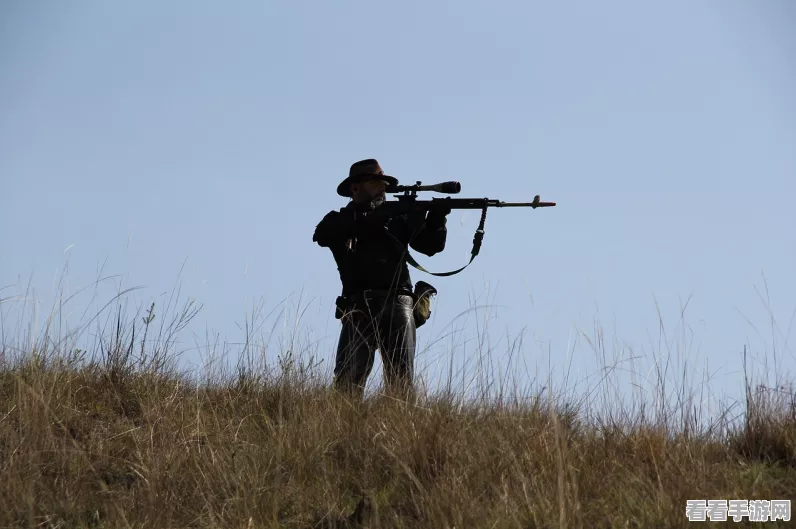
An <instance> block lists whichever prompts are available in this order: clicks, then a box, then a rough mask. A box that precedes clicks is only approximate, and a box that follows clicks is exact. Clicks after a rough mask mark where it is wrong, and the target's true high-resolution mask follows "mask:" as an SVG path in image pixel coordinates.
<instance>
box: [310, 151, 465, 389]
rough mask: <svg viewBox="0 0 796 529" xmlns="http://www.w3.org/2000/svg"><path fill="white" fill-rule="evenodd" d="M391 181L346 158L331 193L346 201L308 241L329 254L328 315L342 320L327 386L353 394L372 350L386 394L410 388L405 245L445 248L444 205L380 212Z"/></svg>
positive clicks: (375, 167)
mask: <svg viewBox="0 0 796 529" xmlns="http://www.w3.org/2000/svg"><path fill="white" fill-rule="evenodd" d="M397 184H398V180H397V179H396V178H395V177H392V176H389V175H386V174H384V171H383V170H382V168H381V166H380V165H379V163H378V162H377V161H376V160H374V159H368V160H362V161H359V162H356V163H354V164H353V165H352V166H351V168H350V170H349V173H348V178H346V179H345V180H343V181H342V182H341V183H340V184H339V185H338V186H337V194H338V195H340V196H343V197H348V198H350V199H351V201H350V202H349V203H348V205H347V206H346V207H344V208H342V209H341V210H339V211H338V210H335V211H330V212H329V213H328V214H327V215H326V216H324V217H323V219H322V220H321V222H320V223H319V224H318V225H317V227H316V229H315V234H314V235H313V238H312V240H313V241H315V242H317V243H318V244H319V245H320V246H322V247H324V248H329V249H330V250H331V251H332V255H333V256H334V260H335V262H336V263H337V269H338V271H339V273H340V281H341V282H342V285H343V290H342V295H341V296H340V297H338V298H337V312H336V316H337V317H338V318H340V319H341V321H342V329H341V331H340V339H339V342H338V345H337V357H336V360H335V367H334V386H335V387H336V388H338V389H343V390H345V391H350V392H353V393H354V394H356V395H357V396H358V397H359V398H361V397H362V395H363V393H364V388H365V383H366V381H367V378H368V375H369V374H370V372H371V369H372V368H373V361H374V359H375V352H376V349H379V351H380V352H381V357H382V362H383V364H384V374H385V383H386V384H385V385H386V386H387V390H388V391H390V392H393V393H394V392H396V391H397V392H399V393H400V394H402V395H404V396H408V395H409V393H411V391H412V389H413V378H414V360H415V333H416V324H415V320H414V310H413V309H414V302H415V297H414V295H413V288H412V282H411V278H410V277H409V269H408V267H407V265H406V252H407V247H411V248H412V249H413V250H416V251H418V252H420V253H423V254H425V255H428V256H432V255H434V254H436V253H438V252H441V251H442V250H444V249H445V240H446V238H447V228H446V223H447V215H448V214H449V213H450V209H441V210H434V211H430V212H429V213H428V214H425V213H424V212H422V211H418V212H413V213H408V214H394V215H384V214H381V212H383V211H385V210H381V212H380V211H379V207H380V206H382V204H383V203H384V200H385V196H386V194H387V193H388V192H389V191H390V190H391V188H393V187H394V186H396V185H397Z"/></svg>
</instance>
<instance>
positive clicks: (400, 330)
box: [334, 294, 416, 398]
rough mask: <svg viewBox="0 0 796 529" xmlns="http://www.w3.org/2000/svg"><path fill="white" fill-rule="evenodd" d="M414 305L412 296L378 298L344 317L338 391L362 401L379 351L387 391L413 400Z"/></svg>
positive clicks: (336, 381) (337, 362)
mask: <svg viewBox="0 0 796 529" xmlns="http://www.w3.org/2000/svg"><path fill="white" fill-rule="evenodd" d="M413 303H414V300H413V298H412V296H408V295H404V294H401V295H398V296H392V297H386V298H379V297H376V298H371V299H368V300H362V301H359V302H358V303H357V304H356V306H355V307H353V309H352V310H351V311H350V312H348V313H347V314H346V315H344V316H343V318H342V323H343V328H342V329H341V330H340V340H339V341H338V344H337V358H336V360H335V368H334V387H335V388H337V389H341V390H343V391H346V392H350V393H353V394H355V395H356V396H357V397H359V398H362V396H363V395H364V391H365V382H366V381H367V378H368V375H370V372H371V370H372V369H373V362H374V360H375V353H376V349H379V351H380V352H381V359H382V363H383V364H384V379H385V386H386V388H385V389H386V390H387V391H388V392H390V393H393V394H395V393H398V394H399V395H402V396H407V397H408V396H409V393H411V392H412V383H413V377H414V361H415V336H416V329H415V320H414V314H413Z"/></svg>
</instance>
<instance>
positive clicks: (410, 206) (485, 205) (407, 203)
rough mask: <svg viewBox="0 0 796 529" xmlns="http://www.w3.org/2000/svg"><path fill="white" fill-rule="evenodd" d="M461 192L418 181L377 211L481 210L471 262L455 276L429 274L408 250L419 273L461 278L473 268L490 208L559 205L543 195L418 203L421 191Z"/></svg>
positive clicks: (452, 185) (453, 185) (401, 187)
mask: <svg viewBox="0 0 796 529" xmlns="http://www.w3.org/2000/svg"><path fill="white" fill-rule="evenodd" d="M461 189H462V186H461V184H460V183H459V182H456V181H450V182H441V183H439V184H430V185H422V182H420V181H418V182H417V183H416V184H414V185H397V186H393V187H392V188H390V189H388V190H387V192H388V193H390V194H396V193H401V192H402V193H403V195H396V196H397V198H398V200H397V201H395V202H384V203H382V205H381V206H379V207H378V208H376V212H377V215H381V214H387V215H393V214H403V213H411V212H414V211H420V212H427V211H433V210H435V209H444V210H448V209H450V210H454V209H480V210H481V221H480V222H479V224H478V229H477V230H476V231H475V235H473V249H472V252H471V254H470V261H469V262H468V263H467V264H466V265H464V266H463V267H461V268H459V269H458V270H454V271H452V272H443V273H434V272H429V271H428V270H426V269H425V268H423V267H422V266H420V265H419V264H418V263H417V261H415V259H414V258H413V257H412V255H411V254H410V253H409V251H408V250H407V256H406V260H407V262H408V263H409V264H411V265H412V266H413V267H415V268H417V269H418V270H421V271H423V272H426V273H427V274H431V275H434V276H452V275H454V274H458V273H459V272H461V271H462V270H464V269H465V268H467V267H468V266H470V263H472V262H473V259H475V256H476V255H478V253H479V251H480V250H481V242H482V241H483V239H484V223H485V222H486V212H487V210H488V209H489V208H533V209H536V208H548V207H553V206H555V205H556V203H555V202H542V201H541V200H540V198H539V195H536V196H535V197H534V199H533V201H532V202H504V201H502V200H492V199H489V198H451V197H445V198H432V199H431V200H418V199H417V193H418V192H421V191H434V192H437V193H443V194H448V195H455V194H458V193H459V192H460V191H461Z"/></svg>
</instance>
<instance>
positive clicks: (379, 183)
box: [352, 180, 387, 207]
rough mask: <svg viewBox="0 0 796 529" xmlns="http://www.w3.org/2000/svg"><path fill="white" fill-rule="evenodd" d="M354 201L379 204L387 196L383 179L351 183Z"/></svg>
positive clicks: (385, 183)
mask: <svg viewBox="0 0 796 529" xmlns="http://www.w3.org/2000/svg"><path fill="white" fill-rule="evenodd" d="M352 191H353V195H354V201H355V202H373V204H374V205H375V206H377V207H378V206H380V205H381V204H382V202H384V199H385V198H386V197H387V182H385V181H383V180H368V181H366V182H362V183H359V184H352Z"/></svg>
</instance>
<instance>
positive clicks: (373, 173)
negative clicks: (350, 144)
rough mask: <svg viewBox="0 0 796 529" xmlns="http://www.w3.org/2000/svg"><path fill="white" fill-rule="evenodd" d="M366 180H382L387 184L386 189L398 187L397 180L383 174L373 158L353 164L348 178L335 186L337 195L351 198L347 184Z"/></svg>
mask: <svg viewBox="0 0 796 529" xmlns="http://www.w3.org/2000/svg"><path fill="white" fill-rule="evenodd" d="M367 180H383V181H385V182H387V188H388V189H390V188H392V187H394V186H397V185H398V179H397V178H395V177H394V176H390V175H386V174H384V171H383V170H382V168H381V166H380V165H379V162H377V161H376V160H374V159H373V158H368V159H367V160H360V161H358V162H354V163H353V164H352V165H351V168H350V169H349V170H348V178H346V179H345V180H343V181H342V182H340V185H338V186H337V194H338V195H340V196H341V197H349V198H350V197H351V189H349V184H351V183H354V182H365V181H367Z"/></svg>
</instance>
